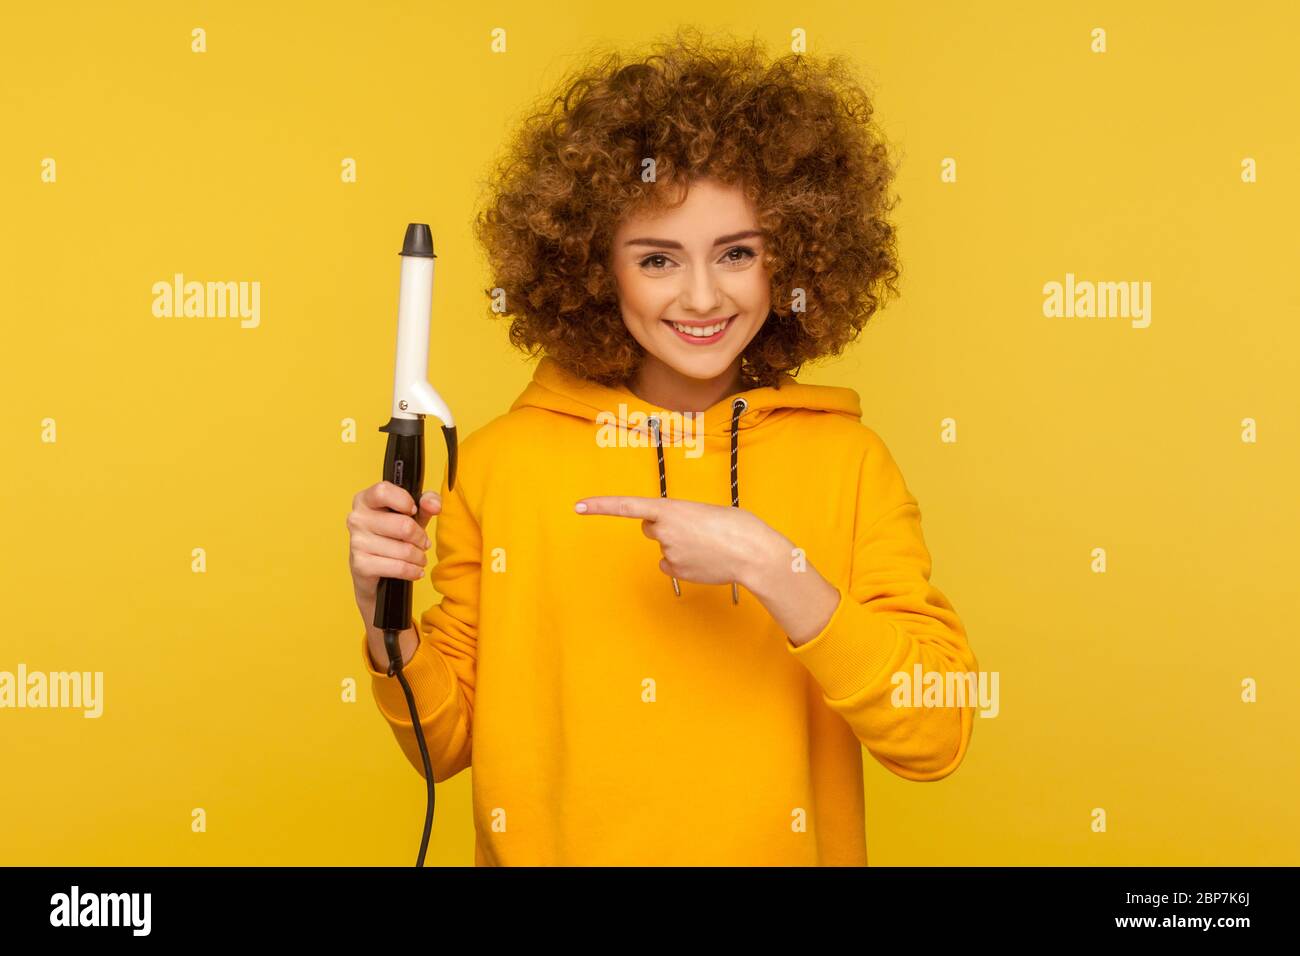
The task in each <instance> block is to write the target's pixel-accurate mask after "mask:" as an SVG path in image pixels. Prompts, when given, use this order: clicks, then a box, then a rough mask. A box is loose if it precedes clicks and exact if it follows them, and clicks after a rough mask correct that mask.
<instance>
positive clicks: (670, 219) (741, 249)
mask: <svg viewBox="0 0 1300 956" xmlns="http://www.w3.org/2000/svg"><path fill="white" fill-rule="evenodd" d="M762 256H763V237H762V236H761V235H760V234H759V227H758V222H757V220H756V219H755V216H754V210H753V208H752V206H751V205H750V203H749V201H748V200H747V198H746V197H745V195H744V193H743V192H741V190H740V189H739V187H736V186H726V185H723V184H721V183H719V182H717V181H715V180H709V179H703V180H697V181H696V182H695V183H693V184H692V186H691V188H690V191H689V192H688V193H687V196H686V201H685V202H683V203H682V204H681V205H679V206H677V207H676V208H674V209H669V210H667V211H665V212H663V213H661V214H660V215H658V216H656V217H654V218H647V217H645V216H640V215H638V216H632V217H629V218H627V219H625V220H624V221H623V222H622V223H621V224H620V226H619V228H618V230H617V231H616V232H615V234H614V245H613V250H612V267H613V271H614V275H615V277H616V278H617V280H618V291H619V304H620V306H621V308H622V312H623V322H624V323H625V324H626V325H627V328H628V331H629V332H631V333H632V336H633V338H635V339H636V340H637V341H638V342H639V343H641V346H642V347H643V348H644V349H645V350H646V353H647V355H646V360H645V361H646V364H647V365H652V364H656V363H657V364H659V365H661V366H663V368H658V369H654V370H653V371H654V372H655V373H656V374H657V375H659V376H662V375H664V374H665V373H668V372H670V371H671V372H673V373H676V374H677V375H682V376H686V377H688V378H691V379H697V380H708V379H718V378H723V377H728V378H729V377H731V376H734V375H736V374H737V373H738V372H739V369H740V362H739V356H740V353H741V352H743V351H744V349H745V346H747V345H748V344H749V343H750V340H752V339H753V338H754V336H755V335H757V334H758V330H759V329H760V328H762V325H763V322H764V321H765V320H766V319H767V316H768V312H769V309H770V307H771V286H770V277H769V275H768V271H767V269H766V268H764V266H763V259H762Z"/></svg>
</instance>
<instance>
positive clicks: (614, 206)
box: [474, 27, 899, 386]
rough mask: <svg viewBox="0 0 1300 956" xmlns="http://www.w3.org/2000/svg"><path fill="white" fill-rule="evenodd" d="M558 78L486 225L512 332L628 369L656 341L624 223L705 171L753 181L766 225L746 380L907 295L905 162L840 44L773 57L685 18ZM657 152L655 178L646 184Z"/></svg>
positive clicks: (553, 352) (786, 365) (502, 165)
mask: <svg viewBox="0 0 1300 956" xmlns="http://www.w3.org/2000/svg"><path fill="white" fill-rule="evenodd" d="M561 89H562V90H563V92H562V93H561V94H560V95H558V96H555V97H554V99H553V100H552V101H551V103H550V105H549V106H548V107H543V108H541V109H537V110H536V111H535V112H533V113H531V115H529V116H528V117H527V119H526V120H525V121H524V122H523V123H522V124H521V126H520V128H519V129H518V131H517V132H516V133H515V136H514V138H513V141H512V142H511V144H510V148H509V149H508V150H507V151H506V154H505V156H504V158H503V159H502V160H501V161H500V162H499V163H498V165H497V166H496V167H495V169H494V170H493V173H492V175H491V176H490V178H489V179H488V181H487V186H488V187H489V190H490V199H489V203H488V205H487V207H486V209H484V210H483V211H481V212H480V213H479V214H478V215H477V217H476V220H475V224H474V228H475V234H476V235H477V237H478V239H479V241H480V243H482V245H483V247H484V249H485V250H486V254H487V258H488V262H489V266H490V268H491V270H492V275H493V277H494V279H493V281H494V282H495V284H496V285H497V287H498V288H499V289H500V290H502V291H503V292H504V293H505V304H506V309H505V312H504V314H505V315H508V316H511V317H512V321H511V323H510V341H511V342H512V343H513V344H514V345H516V346H517V347H519V348H521V349H524V350H525V351H527V352H528V353H529V354H530V355H534V356H535V355H536V354H538V353H544V354H546V355H549V356H551V357H553V358H554V359H555V361H556V362H558V363H559V364H560V365H561V366H562V367H563V368H565V369H566V370H567V371H569V372H571V373H572V374H575V375H577V376H579V377H582V378H587V379H590V380H592V381H596V382H600V383H601V384H604V385H617V384H622V383H624V382H626V381H627V380H628V379H629V377H630V376H631V375H632V373H633V372H635V371H636V369H637V367H638V366H639V365H640V361H641V358H642V356H643V355H644V349H642V347H641V345H640V343H638V342H637V341H636V340H635V339H634V338H633V337H632V334H631V333H630V332H629V331H628V330H627V328H626V326H625V325H624V324H623V318H622V312H621V310H620V308H619V304H618V294H617V283H616V280H615V276H614V274H613V272H612V271H610V268H609V262H610V244H611V242H612V240H613V236H614V232H615V230H616V229H617V228H618V224H619V223H620V222H621V221H622V219H623V217H624V216H626V215H628V214H629V213H630V212H632V211H638V212H641V211H653V210H656V209H662V208H664V207H665V206H667V205H669V204H671V203H672V202H674V201H675V200H678V197H682V196H684V195H685V193H684V189H685V188H686V187H688V186H689V184H690V183H691V182H692V181H694V180H695V179H697V178H701V177H710V178H713V179H716V180H718V181H720V182H722V183H725V184H729V185H737V186H739V187H740V188H742V189H743V190H744V192H745V194H746V195H747V196H748V197H749V200H750V201H751V202H752V203H753V204H754V208H755V209H756V211H757V216H758V222H759V227H760V228H761V229H763V230H764V235H765V242H764V246H765V253H764V260H765V264H766V266H767V268H768V270H769V271H770V274H771V285H772V313H771V314H770V315H769V317H768V319H767V321H766V322H764V324H763V326H762V328H761V329H760V330H759V332H758V333H757V334H756V335H755V336H754V339H753V341H751V342H750V343H749V345H748V346H747V347H746V349H745V351H744V353H743V355H742V376H743V377H744V378H745V380H746V382H747V384H748V385H750V386H753V385H772V384H775V381H776V378H777V376H778V375H779V374H781V373H782V372H797V371H798V369H799V367H800V366H801V365H802V364H803V363H805V362H808V361H811V360H814V359H817V358H821V357H823V356H828V355H838V354H839V353H840V352H841V351H842V350H843V348H844V346H845V345H846V344H848V343H849V342H851V341H852V340H853V339H855V338H856V337H857V334H858V332H859V331H860V330H861V329H862V328H863V326H864V325H865V324H866V322H867V320H868V319H869V318H870V317H871V316H872V315H873V314H874V313H875V312H876V310H877V309H878V308H879V307H880V306H881V305H882V303H883V300H884V297H885V294H886V292H892V293H893V294H895V295H897V294H898V289H897V287H896V285H895V283H896V280H897V278H898V274H899V273H898V259H897V250H896V240H895V229H894V227H893V226H892V225H891V224H890V223H889V222H888V221H886V218H885V216H886V214H887V213H888V212H889V210H890V209H892V208H893V203H891V202H889V201H888V198H887V196H886V192H887V190H888V187H889V185H890V184H891V182H892V181H893V177H894V168H893V166H892V165H891V164H890V162H889V157H888V150H887V147H886V145H885V142H884V140H883V138H882V137H881V136H880V135H879V134H878V132H877V131H876V130H875V128H874V126H873V124H872V123H871V117H872V112H873V106H872V103H871V100H870V99H869V97H868V95H867V93H866V92H864V91H863V90H862V88H861V87H860V86H859V85H858V83H857V82H856V80H855V78H854V76H853V74H852V72H851V70H850V68H849V66H848V65H847V63H846V62H845V61H844V60H843V59H842V58H840V57H835V58H831V59H829V60H823V61H817V60H814V59H812V58H810V57H809V56H807V55H805V54H795V53H792V54H789V55H786V56H784V57H781V58H780V59H777V60H775V61H772V62H770V63H769V62H766V59H765V57H764V55H763V53H762V49H761V47H760V46H759V44H758V42H757V40H751V41H750V42H749V43H739V44H726V45H713V44H710V43H706V42H705V41H704V40H703V39H702V37H701V36H700V35H699V32H698V30H696V29H695V28H693V27H682V28H679V29H678V31H677V33H676V35H675V37H673V38H672V39H670V40H668V41H666V42H660V43H657V44H655V45H654V51H653V52H652V53H650V54H649V55H647V56H645V57H644V58H642V59H638V60H635V61H634V62H629V63H626V64H625V63H624V61H623V58H622V57H621V56H620V54H618V53H616V52H615V53H609V54H606V55H603V56H600V57H598V58H596V59H595V60H594V61H593V62H591V63H589V65H587V66H586V67H585V68H581V69H579V71H578V72H577V73H576V75H572V76H570V77H569V78H568V79H567V80H566V81H565V83H564V84H562V86H561ZM647 158H650V159H653V160H654V167H655V180H656V181H655V182H649V183H647V182H643V181H642V170H643V161H644V160H645V159H647ZM795 289H802V290H804V295H805V309H804V310H803V311H798V312H796V311H794V309H793V304H794V303H793V293H794V290H795ZM489 294H490V293H489Z"/></svg>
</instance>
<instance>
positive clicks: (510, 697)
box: [361, 358, 977, 866]
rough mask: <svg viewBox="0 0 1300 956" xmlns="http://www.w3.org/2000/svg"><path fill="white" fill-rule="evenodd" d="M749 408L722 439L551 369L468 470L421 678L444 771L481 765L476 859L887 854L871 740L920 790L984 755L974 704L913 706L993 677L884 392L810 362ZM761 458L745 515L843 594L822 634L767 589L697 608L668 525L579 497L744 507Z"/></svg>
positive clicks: (676, 861) (479, 446)
mask: <svg viewBox="0 0 1300 956" xmlns="http://www.w3.org/2000/svg"><path fill="white" fill-rule="evenodd" d="M739 397H742V398H744V400H745V402H746V403H747V404H746V406H745V407H744V408H743V409H740V408H736V407H733V402H734V400H735V399H734V398H731V399H725V400H723V401H720V402H718V403H717V404H716V405H714V406H713V407H712V408H710V409H708V410H707V411H706V412H704V413H702V427H698V426H699V420H698V419H697V416H695V415H686V414H683V413H672V412H669V411H667V410H664V409H661V408H655V407H653V406H649V405H647V403H645V402H643V401H641V400H640V399H639V398H637V397H636V396H635V395H633V394H632V392H631V391H629V390H627V389H624V388H606V387H603V386H600V385H597V384H595V383H592V382H590V381H587V380H584V379H580V378H576V377H574V376H573V375H571V374H569V373H567V372H566V371H565V370H563V369H562V368H561V367H560V366H559V365H558V364H556V363H555V362H554V360H553V359H550V358H543V359H542V360H541V362H540V363H539V364H538V366H537V369H536V371H535V373H534V376H533V380H532V382H530V383H529V385H528V386H527V388H525V390H524V391H523V393H522V394H521V395H520V396H519V398H518V399H517V400H516V401H515V402H514V404H513V405H512V406H511V408H510V410H509V412H508V413H506V414H504V415H501V416H499V417H497V418H496V419H494V420H493V421H491V422H489V423H488V424H487V425H485V426H483V427H482V428H480V429H479V430H478V431H476V432H474V433H473V434H472V435H470V436H469V437H468V438H466V439H465V441H464V442H463V444H462V448H461V457H460V466H459V472H458V475H457V481H456V488H455V490H454V492H451V493H449V492H448V490H447V479H446V470H445V468H444V472H443V478H442V490H441V493H442V513H441V514H440V515H439V516H438V517H437V518H435V519H434V520H435V522H436V530H435V547H436V553H437V562H436V564H435V566H434V567H433V569H432V574H433V585H434V587H435V588H436V590H437V591H438V593H439V595H441V600H440V602H439V603H435V604H433V605H432V606H431V607H429V608H428V609H427V610H425V611H424V612H423V614H421V615H420V618H419V620H418V622H417V621H415V620H414V619H413V620H412V626H415V627H417V629H418V632H419V634H420V646H419V649H418V650H417V651H416V653H415V656H414V657H413V658H412V659H411V661H410V662H409V663H408V664H407V665H406V667H405V674H406V677H407V680H408V682H409V683H410V686H411V690H412V692H413V694H414V696H415V700H416V703H417V706H418V709H419V712H420V715H421V724H422V726H423V728H424V734H425V738H426V741H427V744H428V748H429V753H430V759H431V763H432V766H433V770H434V780H435V781H443V780H446V779H448V778H449V777H451V776H452V775H454V774H456V773H458V772H460V771H461V770H463V769H465V768H466V767H472V784H473V814H474V826H475V830H476V840H475V864H476V865H479V866H492V865H508V866H518V865H529V866H553V865H559V866H574V865H577V866H586V865H614V866H621V865H647V866H655V865H707V866H713V865H718V866H723V865H761V866H783V865H794V866H806V865H850V866H865V865H866V862H867V850H866V836H865V808H864V803H863V773H862V748H863V747H866V748H867V750H868V751H870V753H871V754H872V756H873V757H874V758H875V759H876V760H878V761H879V762H880V763H881V764H883V765H884V766H885V767H887V768H888V769H889V770H891V771H893V772H894V773H896V774H898V775H899V776H901V777H905V778H907V779H909V780H938V779H940V778H941V777H945V776H947V775H948V774H950V773H952V771H953V770H955V769H956V767H957V765H958V764H959V763H961V760H962V758H963V757H964V756H965V753H966V748H967V746H968V744H969V741H970V735H971V727H972V717H973V711H974V706H973V704H974V701H973V700H972V701H971V703H972V706H950V707H942V706H896V705H895V701H894V698H895V696H896V695H895V681H894V680H893V679H892V675H894V674H896V673H899V672H902V673H904V674H906V675H907V676H908V677H909V678H913V677H914V676H916V675H917V673H924V674H925V675H927V676H928V675H930V674H931V673H932V672H949V671H956V672H975V671H976V670H977V664H976V660H975V657H974V655H973V654H972V652H971V649H970V646H969V644H968V643H967V640H966V634H965V630H964V628H963V626H962V624H961V621H960V620H959V619H958V617H957V614H956V613H955V612H954V610H953V608H952V605H951V604H950V603H949V601H948V600H947V599H946V598H945V597H944V595H943V594H942V593H940V592H939V591H938V590H937V589H935V588H934V587H933V586H931V585H930V584H929V576H930V563H931V562H930V555H929V553H928V551H927V549H926V545H925V543H924V540H923V538H922V534H921V517H920V511H919V510H918V507H917V502H916V499H915V498H914V497H913V496H912V495H911V494H910V493H909V492H908V490H907V486H906V485H905V483H904V480H903V476H902V475H901V473H900V472H899V469H898V467H897V465H896V464H895V463H894V460H893V458H892V457H891V455H890V453H889V451H888V449H887V448H886V447H885V445H884V443H883V442H882V441H881V439H880V437H879V436H878V435H876V433H875V432H873V431H872V430H871V429H870V428H868V427H867V426H865V425H863V424H862V423H861V421H860V418H861V407H860V405H859V400H858V395H857V393H856V392H854V391H853V390H852V389H848V388H836V387H827V386H817V385H805V384H801V383H799V382H797V381H795V379H794V378H793V377H791V376H789V375H786V376H784V378H783V379H782V382H781V384H780V386H779V387H766V388H757V389H751V390H748V391H745V392H742V393H740V396H739ZM647 415H658V416H659V421H660V428H659V445H657V446H656V445H655V444H654V443H653V441H652V437H651V436H652V431H651V429H650V428H649V427H647V424H646V417H647ZM733 462H734V465H733ZM733 471H734V474H735V476H736V482H735V493H736V496H737V497H736V500H738V503H739V506H740V507H742V508H745V509H747V510H749V511H752V512H753V513H754V514H756V515H757V516H758V517H760V518H761V519H762V520H763V521H765V522H766V523H767V524H769V525H770V526H772V527H773V528H775V529H776V530H777V531H779V532H781V533H782V534H783V535H785V536H786V537H787V538H789V539H790V540H791V541H793V542H794V543H795V544H796V545H797V546H798V547H799V548H801V549H802V550H803V553H804V555H805V556H806V560H807V562H808V564H810V565H811V566H812V567H814V568H815V569H816V570H817V571H819V572H820V573H821V574H822V576H823V577H825V578H826V580H827V581H829V582H830V583H831V584H833V585H835V586H836V588H837V589H838V590H839V592H840V600H839V603H838V604H837V606H836V609H835V611H834V613H833V614H832V616H831V618H830V620H829V621H828V622H827V624H826V626H825V628H824V629H823V630H822V631H821V633H819V634H818V635H817V636H816V637H815V638H813V639H812V640H810V641H808V642H806V643H804V644H802V645H800V646H798V647H796V646H795V645H793V644H792V643H790V641H789V639H788V638H787V637H786V635H785V634H784V633H783V632H782V630H781V629H780V628H779V626H778V625H777V624H776V622H775V621H774V620H773V619H772V617H771V616H770V615H769V614H768V613H767V611H766V609H765V608H764V607H763V606H762V605H761V604H760V603H759V601H758V599H757V598H756V597H754V595H753V594H751V593H749V592H747V591H745V590H744V589H743V588H742V589H741V590H740V600H739V603H733V600H732V593H731V586H730V585H725V584H724V585H703V584H697V583H694V582H691V581H686V580H683V581H681V582H680V585H681V592H682V593H681V596H680V597H678V596H676V595H675V594H674V592H673V586H672V581H671V579H670V578H669V577H668V576H667V575H665V574H664V572H663V571H662V570H660V568H659V560H660V557H661V554H660V551H659V545H658V543H657V542H655V541H653V540H651V539H650V538H647V537H646V536H645V535H644V534H642V531H641V522H640V520H638V519H632V518H619V517H609V516H598V517H590V516H584V515H581V514H578V513H577V512H575V511H574V507H573V506H574V503H575V502H576V501H577V500H578V499H579V498H583V497H588V496H593V495H640V496H658V495H659V494H660V491H661V487H662V488H666V489H667V494H668V495H669V496H670V497H674V498H684V499H689V500H694V501H701V502H708V503H713V504H718V505H731V504H733V483H732V477H731V476H732V473H733ZM361 654H362V657H363V659H364V661H365V667H366V669H367V670H368V672H369V673H370V675H371V679H372V683H373V691H374V696H375V700H376V702H377V704H378V707H379V710H380V712H381V713H382V714H383V716H384V718H385V719H386V720H387V722H388V723H389V725H390V726H391V727H392V730H393V733H394V734H395V735H396V737H397V741H398V743H399V744H400V745H401V747H402V750H403V751H404V752H405V754H406V756H407V759H408V760H410V761H411V763H412V765H413V766H414V767H415V768H416V770H417V771H419V772H420V773H421V775H423V763H422V761H421V759H420V753H419V750H418V747H417V745H416V741H415V733H414V730H413V728H412V726H411V722H410V711H409V710H408V708H407V704H406V698H405V696H404V695H403V693H402V689H401V686H400V685H399V684H398V681H397V678H396V677H388V676H386V673H385V671H383V670H381V669H378V668H376V667H375V665H374V662H373V661H372V660H371V659H370V654H369V650H368V646H367V643H366V639H365V636H364V635H363V636H362V641H361ZM944 680H945V683H947V679H946V678H945V679H944ZM908 699H909V700H910V699H911V697H910V692H909V697H908ZM968 700H969V698H968ZM881 824H882V825H888V822H887V821H881Z"/></svg>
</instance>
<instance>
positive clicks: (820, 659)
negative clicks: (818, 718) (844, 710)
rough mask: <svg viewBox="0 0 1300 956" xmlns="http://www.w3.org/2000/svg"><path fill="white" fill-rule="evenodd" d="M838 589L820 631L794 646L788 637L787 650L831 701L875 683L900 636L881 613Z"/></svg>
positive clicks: (890, 621)
mask: <svg viewBox="0 0 1300 956" xmlns="http://www.w3.org/2000/svg"><path fill="white" fill-rule="evenodd" d="M836 590H837V591H838V592H839V595H840V599H839V603H837V604H836V605H835V611H834V613H832V614H831V617H830V620H829V621H827V622H826V626H825V627H823V628H822V629H821V632H820V633H819V634H818V635H817V636H816V637H814V638H813V639H812V640H810V641H805V642H804V643H803V644H800V645H799V646H798V647H796V646H795V645H794V644H792V643H791V642H790V639H789V638H788V637H787V638H786V641H785V644H786V648H787V650H789V651H790V653H791V654H792V655H794V657H795V658H797V659H798V660H799V661H800V662H801V663H802V664H803V665H804V667H806V668H808V670H809V672H811V673H812V675H813V677H815V678H816V679H817V682H818V683H819V684H821V686H822V689H823V690H824V691H825V692H826V696H827V697H829V698H830V699H831V700H843V699H844V698H846V697H851V696H853V695H854V694H856V693H857V692H858V691H860V690H862V688H864V687H866V686H868V685H869V684H873V683H875V681H876V679H877V678H878V677H879V676H880V675H881V673H882V672H883V671H884V669H885V667H886V666H887V665H888V664H889V661H890V660H891V659H892V658H893V656H894V651H895V649H896V648H897V646H898V643H899V641H900V640H902V635H901V634H900V633H899V631H898V626H897V625H896V624H895V623H894V622H893V621H892V620H890V618H888V617H887V616H885V615H883V614H879V613H876V612H874V611H870V610H868V609H867V608H866V607H865V606H864V605H862V604H859V603H858V602H857V601H855V600H853V599H852V598H850V597H849V596H848V595H846V594H845V592H844V589H843V588H838V587H837V588H836Z"/></svg>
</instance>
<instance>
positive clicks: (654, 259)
mask: <svg viewBox="0 0 1300 956" xmlns="http://www.w3.org/2000/svg"><path fill="white" fill-rule="evenodd" d="M671 261H672V260H671V259H669V258H668V257H667V256H666V255H664V254H663V253H661V252H656V253H655V254H654V255H652V256H646V257H645V258H644V259H642V260H641V261H640V262H639V263H637V265H639V266H640V267H641V268H642V269H649V270H650V271H652V272H657V271H659V270H660V269H661V268H663V267H662V266H661V265H658V264H657V263H659V262H665V263H666V262H671ZM652 263H655V264H654V265H652Z"/></svg>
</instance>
